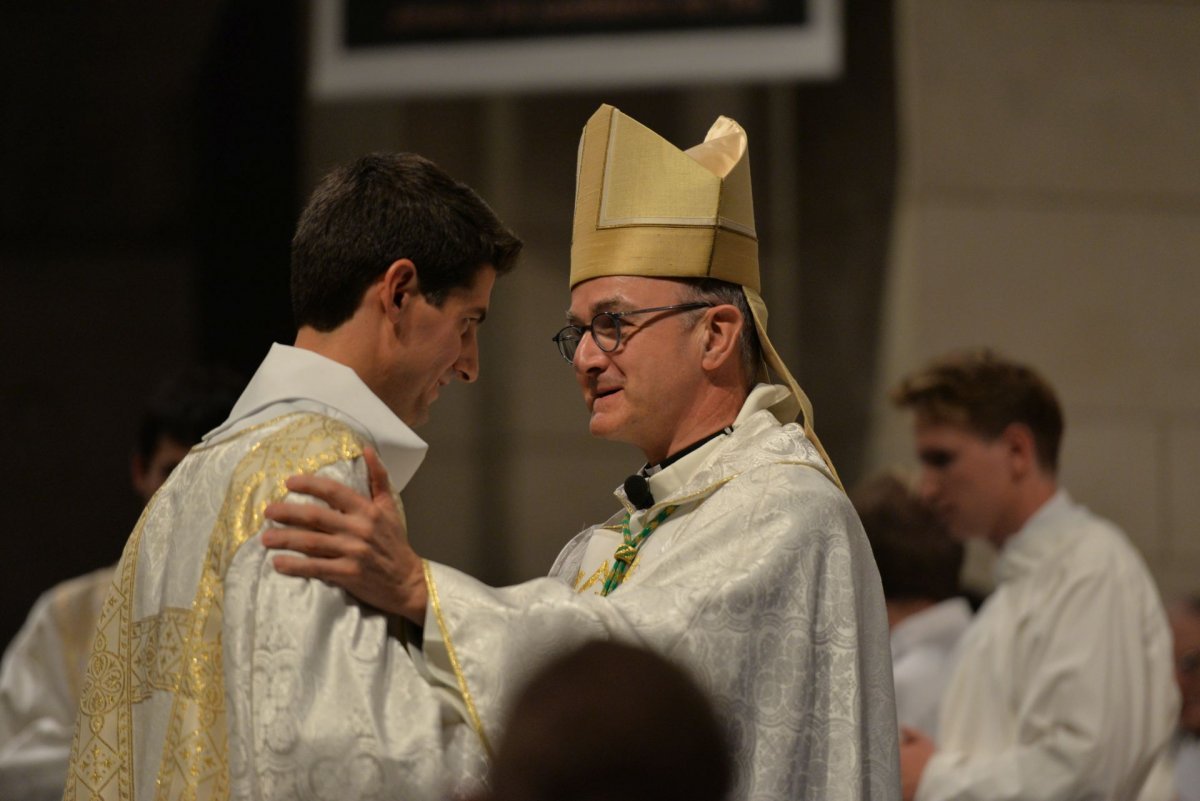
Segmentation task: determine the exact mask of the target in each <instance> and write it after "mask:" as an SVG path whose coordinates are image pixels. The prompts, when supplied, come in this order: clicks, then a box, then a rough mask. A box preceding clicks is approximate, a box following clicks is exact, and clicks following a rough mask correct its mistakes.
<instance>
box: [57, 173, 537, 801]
mask: <svg viewBox="0 0 1200 801" xmlns="http://www.w3.org/2000/svg"><path fill="white" fill-rule="evenodd" d="M520 246H521V243H520V241H519V240H518V239H516V237H514V236H513V235H512V233H511V232H510V231H508V229H506V228H505V227H504V226H503V224H502V223H501V222H500V221H499V220H498V219H497V218H496V216H495V215H494V214H493V213H492V211H491V209H489V208H488V206H487V205H486V204H485V203H484V202H483V200H482V199H480V198H479V196H478V195H476V194H475V193H474V192H473V191H472V190H471V189H470V188H469V187H467V186H465V185H463V184H460V183H458V182H457V181H455V180H454V179H452V178H451V177H450V176H448V175H447V174H446V173H444V172H443V171H442V170H440V169H439V168H438V167H437V166H436V165H434V164H433V163H432V162H430V161H428V160H427V159H424V158H421V157H420V156H417V155H414V154H404V153H400V154H390V153H377V154H372V155H369V156H364V157H362V158H360V159H358V160H357V161H355V162H353V163H351V164H349V165H346V166H343V167H339V168H338V169H335V170H334V171H333V172H331V173H330V174H329V175H327V176H326V177H325V178H324V179H323V180H322V181H321V183H320V184H319V185H318V187H317V188H316V189H315V190H314V192H313V193H312V196H311V197H310V199H309V201H308V203H307V205H306V206H305V209H304V211H303V213H302V214H301V216H300V221H299V224H298V225H297V229H296V234H295V236H294V237H293V240H292V264H291V268H292V274H291V279H292V306H293V312H294V314H295V318H296V324H297V326H298V331H297V334H296V344H295V347H288V346H285V345H280V344H276V345H274V346H272V348H271V350H270V352H269V353H268V354H267V356H266V358H265V359H264V360H263V362H262V364H261V365H260V366H259V368H258V370H257V371H256V372H255V374H254V376H253V377H252V378H251V380H250V383H249V384H248V385H247V387H246V389H245V391H244V392H243V393H242V395H241V397H239V398H238V401H237V403H236V404H235V406H234V408H233V410H232V411H231V412H230V414H229V418H228V419H227V420H226V421H225V422H224V423H223V424H222V425H221V426H219V427H218V428H217V429H215V430H214V431H211V432H209V434H207V435H206V436H205V438H204V440H203V441H202V443H201V444H199V445H197V446H196V447H195V448H193V449H192V450H191V452H190V453H189V454H188V455H187V457H186V458H185V459H184V460H183V461H182V462H180V463H179V465H178V466H177V467H176V468H175V470H174V472H173V473H172V474H171V477H170V478H169V479H168V480H167V482H166V483H165V484H164V485H163V486H162V488H161V489H160V490H159V492H158V493H157V494H156V495H155V497H154V500H153V501H152V502H151V503H150V504H149V506H147V507H146V511H145V512H144V513H143V515H142V518H141V520H140V521H139V523H138V525H137V527H136V528H135V529H134V532H133V534H132V535H131V536H130V539H129V542H128V543H127V545H126V547H125V552H124V554H123V556H122V557H121V561H120V563H119V564H118V566H117V571H116V576H115V578H114V581H113V587H112V590H111V591H110V592H109V595H108V597H107V599H106V601H105V605H104V611H103V612H102V614H101V618H100V621H99V625H98V632H97V636H96V639H95V644H94V646H93V648H92V654H91V657H90V659H89V663H88V675H87V680H86V682H85V685H84V689H83V693H82V697H81V700H80V703H79V710H80V711H79V717H78V720H77V722H76V726H75V737H74V742H73V746H72V752H71V762H70V767H69V770H68V774H67V784H66V791H65V794H64V796H63V797H64V799H65V801H72V799H79V801H132V799H135V798H136V799H151V798H154V799H160V801H165V800H166V799H186V800H187V801H228V800H229V799H239V800H240V799H255V801H259V800H265V799H288V801H292V800H293V799H339V801H358V800H359V799H368V798H378V797H380V796H381V794H382V793H383V790H382V788H387V795H388V796H389V797H398V798H405V799H421V798H434V797H439V796H441V794H442V793H443V792H444V790H445V787H444V786H443V784H442V781H443V777H444V776H445V775H446V773H447V768H446V767H445V765H446V763H452V764H453V765H454V766H455V769H456V770H459V771H461V772H469V770H470V765H471V764H474V763H473V762H471V758H472V757H473V753H474V752H473V751H472V750H470V749H469V748H467V749H458V748H457V746H456V735H455V731H456V730H457V729H461V727H457V729H456V728H453V727H452V728H451V729H450V730H449V731H447V730H446V727H444V726H443V720H445V719H449V718H453V717H455V716H456V715H457V712H456V711H455V710H454V709H453V708H452V707H451V706H449V705H447V704H444V703H443V702H442V699H441V698H439V697H435V696H433V695H432V694H431V693H429V692H428V691H427V685H426V684H425V682H424V681H423V680H422V679H421V677H420V676H418V675H417V674H416V673H415V672H414V670H413V666H412V662H411V661H410V660H409V659H408V657H407V656H406V654H405V652H404V646H403V643H402V642H400V641H399V640H397V639H396V638H395V637H394V636H392V630H391V627H390V625H389V624H390V621H389V620H388V619H386V618H385V617H384V616H383V615H381V614H379V613H378V612H377V611H375V610H372V609H368V608H366V607H364V606H362V605H360V604H358V603H356V602H355V601H354V600H353V599H351V598H349V597H348V596H347V595H346V594H345V593H344V592H342V591H340V590H338V589H336V588H334V587H330V586H327V585H325V584H323V583H321V582H317V581H314V582H298V581H295V580H293V579H289V578H285V577H283V576H280V575H279V574H278V573H276V572H275V570H274V569H273V568H272V567H271V565H270V562H269V559H268V556H267V552H266V550H265V549H264V548H263V546H262V544H261V541H260V536H261V532H262V529H263V527H264V526H265V525H266V521H265V520H264V518H263V516H262V512H263V509H264V508H265V507H266V505H267V504H268V503H270V502H272V501H287V502H288V504H289V505H290V504H291V503H293V502H295V503H303V502H304V501H305V500H306V499H304V498H301V497H297V496H295V495H294V494H289V493H288V491H287V488H286V487H285V486H284V481H285V479H286V478H287V477H288V476H290V475H293V474H295V473H297V472H302V473H319V474H320V475H322V476H329V477H332V478H336V479H337V480H339V481H341V482H344V483H346V484H348V485H350V486H353V487H356V488H358V489H359V490H361V491H363V492H366V491H368V483H367V469H366V467H365V464H364V463H365V462H366V461H371V460H372V459H373V460H374V463H375V464H378V462H379V460H380V459H382V461H383V462H384V463H386V464H387V465H388V468H389V470H390V472H391V475H392V478H393V480H395V481H396V483H397V485H398V486H400V487H403V486H404V485H405V484H406V483H407V482H408V480H409V479H410V478H411V477H412V475H413V473H414V472H415V471H416V470H417V468H418V466H419V465H420V463H421V460H422V458H423V457H424V454H425V450H426V446H425V443H424V442H422V441H421V440H420V439H419V438H418V437H417V435H416V434H415V433H414V432H413V430H412V428H411V426H415V425H419V424H420V423H423V422H424V421H425V420H426V419H427V418H428V416H429V412H430V407H431V405H432V404H433V403H434V402H435V401H436V399H437V397H438V395H439V393H440V391H441V390H442V389H443V388H444V387H445V386H446V385H447V384H449V383H450V382H452V381H454V380H462V381H466V382H470V381H474V380H475V378H476V376H477V375H478V371H479V349H478V339H477V337H478V332H479V326H480V324H481V323H482V322H483V320H484V317H485V316H486V314H487V310H488V306H489V303H490V298H491V291H492V287H493V284H494V283H495V281H496V278H497V275H498V274H502V273H504V272H506V271H507V270H509V269H510V268H511V267H512V266H513V264H514V260H515V258H516V256H517V254H518V252H519V250H520ZM376 451H377V452H378V456H373V455H372V454H374V453H375V452H376ZM380 469H382V468H380ZM435 739H437V740H438V741H439V742H440V745H441V749H440V750H439V751H437V752H436V753H435V754H431V753H430V752H429V750H428V749H427V748H426V744H427V743H428V742H430V741H431V740H435ZM459 753H462V754H464V759H466V760H467V763H466V764H464V765H462V766H461V767H460V766H459V763H457V762H455V759H456V755H457V754H459Z"/></svg>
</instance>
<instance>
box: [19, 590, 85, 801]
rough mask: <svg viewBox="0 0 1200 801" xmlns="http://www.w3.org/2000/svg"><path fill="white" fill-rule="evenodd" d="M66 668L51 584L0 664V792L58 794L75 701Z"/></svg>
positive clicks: (30, 799)
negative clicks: (54, 612) (54, 611)
mask: <svg viewBox="0 0 1200 801" xmlns="http://www.w3.org/2000/svg"><path fill="white" fill-rule="evenodd" d="M66 670H67V656H66V653H65V651H64V648H63V641H62V637H61V635H60V632H59V630H58V627H57V626H56V625H55V622H54V615H53V590H51V591H49V592H47V593H45V594H43V595H42V596H41V597H40V598H38V600H37V603H35V604H34V606H33V609H32V610H31V611H30V613H29V617H28V618H27V619H26V621H25V624H24V625H23V626H22V627H21V630H20V632H18V633H17V636H16V637H15V638H14V639H13V641H12V644H11V645H10V646H9V648H8V650H7V651H5V653H4V661H3V663H2V664H0V798H6V799H8V798H11V799H22V801H26V800H28V801H34V800H35V799H59V798H62V791H63V785H64V784H65V780H66V774H67V761H68V759H69V758H70V755H71V737H72V735H73V734H74V730H75V712H76V706H77V704H78V700H77V699H75V698H74V697H72V695H71V693H70V690H69V689H68V688H69V686H70V683H69V681H68V678H67V674H66Z"/></svg>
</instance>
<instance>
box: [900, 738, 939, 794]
mask: <svg viewBox="0 0 1200 801" xmlns="http://www.w3.org/2000/svg"><path fill="white" fill-rule="evenodd" d="M936 751H937V746H936V745H934V742H933V740H932V739H930V737H929V735H927V734H925V733H924V732H920V731H917V730H916V729H910V728H909V727H907V726H901V727H900V791H901V793H900V794H901V795H902V796H903V798H904V801H912V799H913V798H914V797H915V796H916V794H917V787H919V786H920V784H921V774H923V773H924V772H925V765H926V764H927V763H928V762H929V760H930V758H931V757H932V756H933V755H934V753H935V752H936Z"/></svg>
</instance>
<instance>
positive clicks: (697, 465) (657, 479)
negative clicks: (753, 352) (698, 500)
mask: <svg viewBox="0 0 1200 801" xmlns="http://www.w3.org/2000/svg"><path fill="white" fill-rule="evenodd" d="M789 394H790V392H789V390H788V388H787V387H784V386H780V385H778V384H758V385H757V386H755V387H754V389H753V390H751V391H750V394H749V395H747V396H746V400H745V401H744V402H743V403H742V410H741V411H740V412H738V416H737V419H736V420H734V421H733V428H737V426H738V425H739V424H741V422H742V421H743V420H745V419H746V418H747V417H749V416H750V415H752V414H754V413H755V412H759V411H761V410H763V409H769V408H770V407H771V405H772V404H775V403H778V402H779V401H780V399H782V398H784V397H786V396H788V395H789ZM724 440H725V438H724V437H713V438H712V439H711V440H709V441H708V442H706V443H704V444H703V445H701V446H700V447H699V448H697V449H696V450H694V451H692V452H691V453H689V454H688V455H687V456H684V457H683V458H681V459H680V460H679V461H677V462H673V463H672V464H670V465H669V466H667V467H666V468H664V469H662V470H659V471H658V472H656V473H654V474H653V475H652V476H650V477H649V478H648V479H647V481H648V482H649V484H650V492H651V494H652V495H654V497H655V498H670V497H671V496H672V495H674V494H675V493H676V492H678V491H679V489H680V488H681V487H683V486H684V485H685V484H687V483H688V482H689V481H691V480H692V477H693V476H695V475H696V474H697V473H698V472H700V469H701V468H703V467H704V465H705V464H707V463H708V461H709V458H710V457H711V456H712V455H713V453H714V452H715V451H716V450H717V449H718V448H719V447H720V443H721V442H724Z"/></svg>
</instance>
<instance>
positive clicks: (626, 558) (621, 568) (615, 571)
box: [600, 506, 679, 595]
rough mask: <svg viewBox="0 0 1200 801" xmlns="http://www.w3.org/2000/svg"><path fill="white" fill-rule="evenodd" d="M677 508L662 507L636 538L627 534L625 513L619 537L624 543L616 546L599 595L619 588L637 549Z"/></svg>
mask: <svg viewBox="0 0 1200 801" xmlns="http://www.w3.org/2000/svg"><path fill="white" fill-rule="evenodd" d="M678 508H679V507H678V506H666V507H664V508H663V510H662V511H661V512H659V513H658V514H657V515H655V517H654V519H653V520H651V521H650V522H649V523H647V524H646V527H645V528H644V529H642V530H641V531H640V532H638V535H637V536H636V537H634V536H633V535H632V534H630V533H629V513H628V512H626V513H625V520H624V521H623V522H622V523H621V536H622V537H623V538H624V540H625V542H623V543H622V544H621V545H620V546H618V547H617V551H616V553H614V554H613V566H612V569H611V570H609V571H608V576H606V577H605V579H604V587H603V589H601V590H600V594H601V595H608V594H609V593H610V592H612V591H613V590H615V589H616V588H617V587H620V586H621V582H622V581H624V580H625V574H626V573H627V572H628V571H629V566H630V565H631V564H633V560H634V559H636V558H637V555H638V549H639V548H641V547H642V543H643V542H645V541H646V538H647V537H649V536H650V535H651V534H653V533H654V529H656V528H658V525H659V524H660V523H662V521H664V520H666V519H667V518H668V517H670V516H671V512H674V511H675V510H676V509H678Z"/></svg>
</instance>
